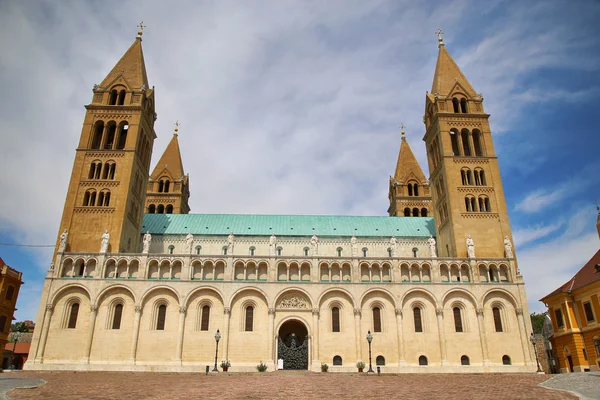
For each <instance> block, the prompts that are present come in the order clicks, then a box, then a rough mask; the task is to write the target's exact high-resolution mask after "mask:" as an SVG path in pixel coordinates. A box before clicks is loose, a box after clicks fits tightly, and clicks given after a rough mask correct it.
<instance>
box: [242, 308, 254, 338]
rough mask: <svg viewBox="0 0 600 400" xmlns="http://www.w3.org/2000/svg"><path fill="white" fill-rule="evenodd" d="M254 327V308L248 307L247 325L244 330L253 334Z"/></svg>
mask: <svg viewBox="0 0 600 400" xmlns="http://www.w3.org/2000/svg"><path fill="white" fill-rule="evenodd" d="M253 326H254V307H252V306H248V307H246V324H245V326H244V330H245V331H246V332H252V327H253Z"/></svg>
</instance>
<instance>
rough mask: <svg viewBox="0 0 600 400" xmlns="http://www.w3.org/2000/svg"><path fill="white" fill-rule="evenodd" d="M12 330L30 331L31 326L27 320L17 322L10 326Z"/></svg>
mask: <svg viewBox="0 0 600 400" xmlns="http://www.w3.org/2000/svg"><path fill="white" fill-rule="evenodd" d="M10 331H11V332H29V326H28V325H27V324H26V323H25V322H15V323H14V324H12V325H11V326H10Z"/></svg>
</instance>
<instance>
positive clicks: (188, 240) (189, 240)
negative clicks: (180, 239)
mask: <svg viewBox="0 0 600 400" xmlns="http://www.w3.org/2000/svg"><path fill="white" fill-rule="evenodd" d="M193 247H194V235H192V232H188V234H187V236H186V237H185V251H186V252H187V254H190V253H191V252H192V248H193Z"/></svg>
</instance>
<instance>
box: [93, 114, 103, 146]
mask: <svg viewBox="0 0 600 400" xmlns="http://www.w3.org/2000/svg"><path fill="white" fill-rule="evenodd" d="M103 132H104V122H103V121H98V122H96V126H95V128H94V138H93V139H92V149H99V148H100V146H101V145H102V133H103Z"/></svg>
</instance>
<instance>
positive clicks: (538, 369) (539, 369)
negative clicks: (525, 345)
mask: <svg viewBox="0 0 600 400" xmlns="http://www.w3.org/2000/svg"><path fill="white" fill-rule="evenodd" d="M529 340H530V341H531V344H532V345H533V351H534V353H535V364H536V365H537V372H538V373H540V372H544V371H542V369H541V368H540V360H539V358H538V353H537V346H536V345H535V336H534V335H533V332H531V336H530V337H529Z"/></svg>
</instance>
